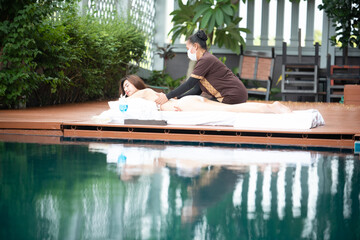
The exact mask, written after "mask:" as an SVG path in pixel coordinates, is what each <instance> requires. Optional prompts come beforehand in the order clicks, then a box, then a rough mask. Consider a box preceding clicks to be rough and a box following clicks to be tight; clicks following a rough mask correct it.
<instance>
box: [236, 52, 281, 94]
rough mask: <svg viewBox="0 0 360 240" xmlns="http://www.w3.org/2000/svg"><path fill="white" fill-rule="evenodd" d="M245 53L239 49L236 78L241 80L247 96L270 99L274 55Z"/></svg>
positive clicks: (272, 53)
mask: <svg viewBox="0 0 360 240" xmlns="http://www.w3.org/2000/svg"><path fill="white" fill-rule="evenodd" d="M274 52H275V51H274V48H272V49H271V53H267V52H255V51H245V53H243V50H242V49H241V55H240V63H239V73H238V77H239V78H240V80H242V81H243V82H244V84H245V86H246V88H247V90H248V94H249V95H260V96H264V97H265V100H266V101H268V100H269V97H270V90H271V82H272V75H273V69H274V59H275V53H274Z"/></svg>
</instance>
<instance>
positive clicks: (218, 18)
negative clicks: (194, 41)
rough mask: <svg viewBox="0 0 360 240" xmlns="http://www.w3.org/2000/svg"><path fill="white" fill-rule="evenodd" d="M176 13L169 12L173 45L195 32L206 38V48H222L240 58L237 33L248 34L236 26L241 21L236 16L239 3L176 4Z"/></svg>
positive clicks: (196, 0)
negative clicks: (201, 32)
mask: <svg viewBox="0 0 360 240" xmlns="http://www.w3.org/2000/svg"><path fill="white" fill-rule="evenodd" d="M178 3H179V9H176V10H174V11H173V12H171V15H172V16H173V17H172V20H171V21H172V22H173V24H174V27H173V28H172V29H171V30H170V32H169V34H172V41H173V42H175V40H176V39H178V38H180V37H181V36H185V37H186V38H187V37H189V36H190V35H191V34H193V33H194V31H195V30H196V29H197V28H200V29H203V30H204V31H205V32H206V34H207V35H208V44H209V45H217V46H219V47H223V46H224V47H225V48H227V49H230V50H232V51H233V52H235V53H237V54H240V46H241V45H245V41H244V39H243V37H242V36H241V35H240V32H245V33H249V32H250V31H249V30H248V29H246V28H240V27H239V26H238V24H239V22H240V21H241V20H242V18H240V17H238V16H236V12H237V9H238V3H239V1H234V0H217V1H215V0H189V1H187V3H186V4H184V3H183V2H182V0H179V1H178Z"/></svg>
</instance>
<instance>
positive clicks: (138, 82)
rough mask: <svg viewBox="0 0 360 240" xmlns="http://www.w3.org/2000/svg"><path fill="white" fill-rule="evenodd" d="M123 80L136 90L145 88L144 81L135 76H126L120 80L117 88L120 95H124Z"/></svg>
mask: <svg viewBox="0 0 360 240" xmlns="http://www.w3.org/2000/svg"><path fill="white" fill-rule="evenodd" d="M125 80H128V81H129V82H130V83H131V84H132V85H134V86H135V87H136V89H137V90H142V89H145V88H146V84H145V83H144V81H143V80H142V79H141V78H140V77H139V76H137V75H128V76H126V77H124V78H122V79H121V80H120V88H119V92H120V94H122V95H125V90H124V82H125Z"/></svg>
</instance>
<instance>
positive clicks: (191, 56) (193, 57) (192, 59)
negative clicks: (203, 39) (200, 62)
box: [187, 47, 197, 61]
mask: <svg viewBox="0 0 360 240" xmlns="http://www.w3.org/2000/svg"><path fill="white" fill-rule="evenodd" d="M192 48H193V47H192ZM192 48H190V49H189V50H187V55H188V58H189V59H190V60H191V61H197V58H196V51H195V53H191V49H192Z"/></svg>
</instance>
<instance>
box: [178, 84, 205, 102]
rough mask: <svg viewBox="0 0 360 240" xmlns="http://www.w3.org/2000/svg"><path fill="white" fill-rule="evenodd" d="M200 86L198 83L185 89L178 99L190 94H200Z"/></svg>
mask: <svg viewBox="0 0 360 240" xmlns="http://www.w3.org/2000/svg"><path fill="white" fill-rule="evenodd" d="M201 92H202V91H201V88H200V85H199V83H197V84H195V86H194V87H193V88H192V89H191V90H189V91H187V92H186V93H184V94H182V95H181V96H178V99H180V98H182V97H186V96H190V95H200V94H201Z"/></svg>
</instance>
